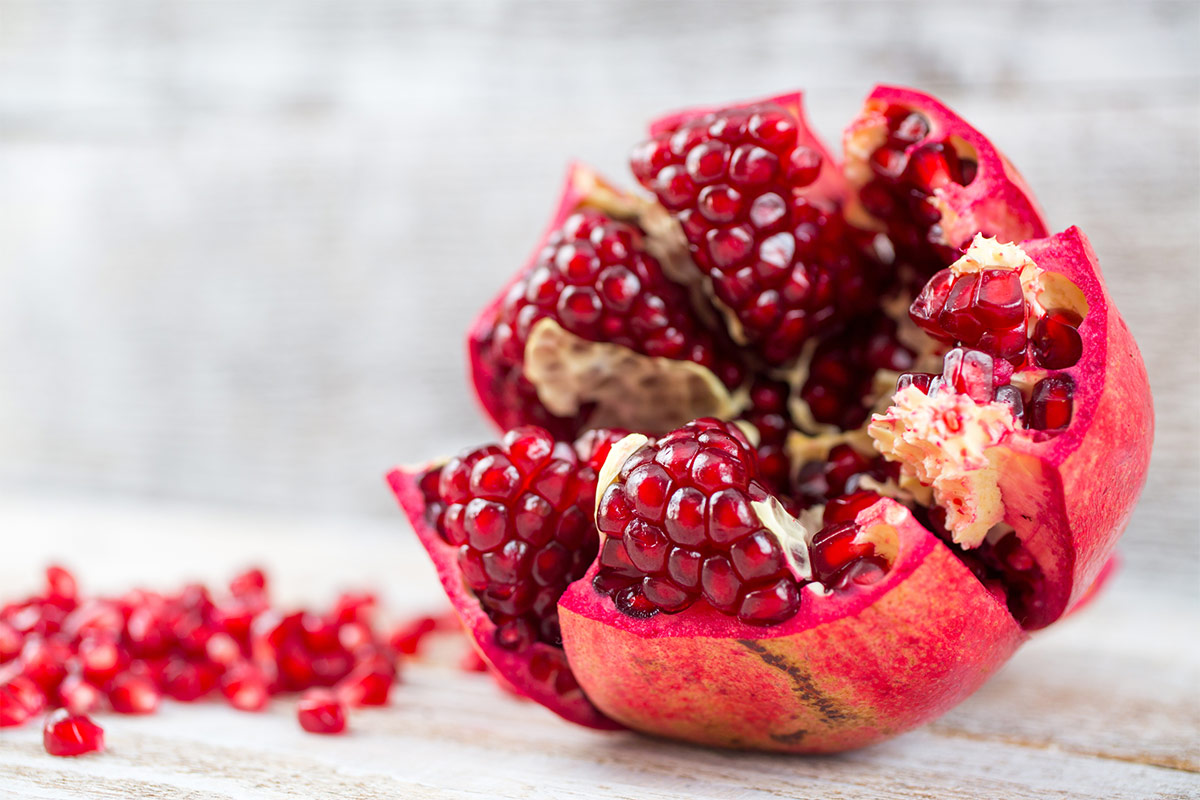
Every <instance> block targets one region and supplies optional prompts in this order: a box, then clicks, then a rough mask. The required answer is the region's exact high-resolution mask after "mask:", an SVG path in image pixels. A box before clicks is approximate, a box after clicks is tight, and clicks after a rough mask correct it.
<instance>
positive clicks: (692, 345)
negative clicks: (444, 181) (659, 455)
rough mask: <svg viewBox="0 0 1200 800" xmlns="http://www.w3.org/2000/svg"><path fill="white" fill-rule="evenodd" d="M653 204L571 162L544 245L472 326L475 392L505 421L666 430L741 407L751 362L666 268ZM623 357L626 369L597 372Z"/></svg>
mask: <svg viewBox="0 0 1200 800" xmlns="http://www.w3.org/2000/svg"><path fill="white" fill-rule="evenodd" d="M644 207H645V206H644V204H642V203H641V202H640V201H638V200H637V199H635V198H632V197H625V196H622V195H620V194H618V193H617V192H616V191H615V190H613V189H612V188H611V187H609V186H607V185H606V184H604V183H603V181H601V180H600V179H599V178H598V177H597V176H595V175H594V174H592V173H591V172H589V171H588V170H587V169H585V168H583V167H575V168H573V169H572V170H571V173H570V175H569V176H568V179H567V185H566V188H565V190H564V194H563V197H562V200H561V201H560V205H559V209H558V212H557V213H556V214H555V217H554V221H553V222H552V223H551V225H550V228H549V230H548V232H547V234H546V236H545V237H544V239H543V242H542V244H541V245H539V247H538V249H537V250H536V251H535V254H534V256H533V258H532V259H531V260H530V262H529V264H528V265H527V266H526V267H525V268H524V269H522V270H521V272H520V273H518V275H517V276H516V278H515V279H514V280H513V281H512V283H510V284H509V286H508V287H507V288H506V289H505V290H504V291H503V292H502V293H501V294H500V296H498V297H497V298H496V299H495V300H494V301H493V302H492V303H491V304H490V305H489V306H488V308H487V309H486V310H485V311H484V312H483V314H481V315H480V317H479V319H478V320H477V321H476V322H475V324H474V326H473V327H472V332H471V335H470V342H469V349H470V354H471V366H472V374H473V377H474V382H475V389H476V391H477V392H478V394H479V398H480V400H481V402H482V403H483V406H484V408H485V409H486V410H487V412H488V414H489V415H491V417H492V418H493V419H494V420H495V421H496V422H497V423H498V424H499V425H500V426H501V427H502V428H511V427H515V426H517V425H522V424H530V423H531V424H536V425H541V426H544V427H546V428H547V429H549V430H550V431H552V432H553V433H555V434H556V435H559V436H571V435H574V434H575V433H577V432H578V431H580V430H581V429H582V428H584V427H594V426H596V425H605V424H613V423H619V424H622V425H627V426H631V427H635V428H639V429H641V428H646V429H650V430H660V431H661V430H666V429H669V428H670V427H672V426H673V425H676V424H679V423H680V422H683V421H686V420H688V419H690V418H691V417H693V416H695V415H696V414H698V413H725V414H727V413H731V410H732V405H731V402H732V400H731V398H730V391H731V390H732V389H733V388H735V387H736V385H737V384H738V383H739V382H740V381H741V379H742V370H741V367H740V365H738V364H737V363H736V362H733V361H731V360H730V359H729V357H728V355H727V353H726V350H727V349H728V347H729V345H728V343H727V342H726V340H725V339H724V336H723V335H722V334H720V333H719V332H714V331H712V330H710V329H709V327H708V326H706V325H705V324H704V323H703V322H702V321H701V319H700V318H699V317H698V316H696V314H695V313H694V311H693V309H692V300H691V298H690V297H689V293H688V291H687V289H686V288H685V287H683V286H680V285H679V284H677V283H675V282H674V281H673V280H671V279H670V278H669V277H668V276H667V274H666V270H667V268H668V265H667V264H665V263H663V262H662V261H661V260H660V259H661V258H662V257H663V255H664V253H663V252H662V251H661V250H656V249H655V248H650V247H648V244H647V243H648V238H647V236H648V235H647V233H646V231H645V230H643V224H647V225H648V224H650V222H646V221H643V220H641V219H640V218H639V214H640V211H641V209H642V208H644ZM658 224H659V225H660V227H661V222H660V223H658ZM614 360H617V361H620V362H621V364H622V370H621V371H620V373H617V374H614V375H612V376H611V377H610V378H609V379H608V380H606V381H604V382H603V383H595V382H593V381H592V380H591V377H592V376H593V375H595V374H597V368H600V369H601V370H606V369H607V365H609V364H612V363H613V361H614Z"/></svg>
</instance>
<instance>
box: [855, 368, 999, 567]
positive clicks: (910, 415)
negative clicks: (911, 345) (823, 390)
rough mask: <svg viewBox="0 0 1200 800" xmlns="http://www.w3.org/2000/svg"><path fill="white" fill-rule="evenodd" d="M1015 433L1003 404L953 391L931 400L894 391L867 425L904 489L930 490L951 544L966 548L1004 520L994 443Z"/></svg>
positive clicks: (917, 391)
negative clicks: (884, 407)
mask: <svg viewBox="0 0 1200 800" xmlns="http://www.w3.org/2000/svg"><path fill="white" fill-rule="evenodd" d="M1014 430H1017V422H1016V420H1015V419H1014V418H1013V415H1012V409H1011V408H1009V406H1007V405H1005V404H1004V403H996V402H989V403H976V402H975V401H974V400H973V399H971V398H970V397H968V396H967V395H963V394H957V393H955V392H940V393H938V394H937V396H935V397H930V396H928V395H926V394H925V393H924V392H922V391H921V390H920V389H918V388H917V387H915V386H909V387H908V388H906V389H903V390H901V391H899V392H897V393H896V395H895V397H894V398H893V403H892V406H891V407H890V408H889V409H888V410H887V412H886V413H884V414H876V415H875V417H874V418H873V419H872V420H871V423H870V425H869V426H868V428H867V432H868V433H869V434H870V436H871V438H872V439H873V440H874V442H875V447H876V449H877V450H878V451H879V452H880V453H881V454H882V455H883V457H884V458H886V459H887V460H888V461H895V462H899V464H900V468H901V481H900V485H901V487H902V488H907V487H906V484H908V485H909V486H912V484H913V483H915V484H917V485H918V486H922V487H928V488H930V489H932V492H933V501H934V502H936V503H937V504H938V505H939V506H941V507H942V508H943V509H944V510H945V511H946V527H947V528H948V529H949V530H950V533H951V535H952V537H953V539H954V541H955V542H957V543H958V544H961V545H962V546H963V547H967V548H974V547H978V546H979V545H980V544H982V543H983V541H984V540H985V539H986V537H987V533H988V531H989V530H990V529H991V528H992V527H993V526H995V525H997V524H999V523H1001V522H1003V520H1004V503H1003V498H1002V497H1001V494H1000V487H999V478H1000V472H999V469H998V464H997V458H998V456H999V455H1000V453H999V450H998V449H997V445H999V444H1000V443H1001V442H1002V441H1003V440H1004V439H1005V437H1007V436H1009V435H1011V434H1012V433H1013V431H1014ZM913 488H916V487H913Z"/></svg>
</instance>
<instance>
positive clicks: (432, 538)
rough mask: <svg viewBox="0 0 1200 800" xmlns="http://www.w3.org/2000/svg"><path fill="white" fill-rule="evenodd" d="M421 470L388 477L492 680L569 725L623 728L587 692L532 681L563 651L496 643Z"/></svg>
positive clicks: (400, 471) (493, 629) (544, 646)
mask: <svg viewBox="0 0 1200 800" xmlns="http://www.w3.org/2000/svg"><path fill="white" fill-rule="evenodd" d="M420 472H421V470H420V469H417V470H408V469H397V470H393V471H392V472H390V473H389V474H388V476H387V480H388V484H389V485H390V486H391V488H392V492H393V493H394V494H395V495H396V499H397V500H398V501H399V503H400V507H401V508H402V509H404V513H405V514H406V515H407V516H408V519H409V522H410V523H412V526H413V530H414V531H415V532H416V534H417V538H418V539H419V540H420V542H421V544H422V545H423V546H424V547H425V550H426V551H427V552H428V553H429V557H430V560H432V561H433V565H434V568H435V569H436V570H437V576H438V580H439V581H441V584H442V588H443V589H444V590H445V592H446V596H447V597H448V598H449V599H450V604H451V605H452V606H453V607H454V610H455V612H456V613H457V614H458V616H459V619H460V620H461V621H462V624H463V628H464V629H466V630H467V631H469V632H470V634H471V636H470V637H469V638H470V641H471V644H472V646H474V648H475V650H476V651H477V652H478V653H479V656H480V657H481V658H482V659H483V660H484V662H486V663H487V665H488V666H489V667H490V668H491V671H492V674H493V676H494V677H495V678H496V679H497V680H498V681H499V682H500V684H501V686H503V687H504V688H506V689H509V690H511V691H512V692H513V693H514V694H517V695H520V696H522V697H528V698H529V699H531V700H534V701H536V702H538V703H541V704H542V705H543V706H545V707H546V708H548V709H550V710H551V711H553V712H554V713H556V714H558V715H559V716H560V717H562V718H563V719H566V720H568V721H570V722H575V723H578V724H580V725H584V726H586V727H589V728H597V729H600V730H614V729H619V728H621V727H622V726H621V725H620V724H618V723H616V722H614V721H612V720H610V719H608V718H607V717H606V716H605V715H604V714H603V713H601V712H600V711H599V710H597V709H596V707H595V706H593V705H592V704H591V703H590V702H589V701H588V698H587V697H585V696H584V694H583V693H582V692H580V691H578V690H576V691H573V692H570V693H568V694H566V695H563V694H559V693H558V692H556V691H555V690H554V688H553V687H552V686H550V685H548V684H547V683H545V682H543V681H538V680H536V679H535V678H534V677H533V675H532V674H531V673H530V662H531V660H532V658H533V656H534V655H536V654H537V653H538V652H539V651H540V652H545V653H546V654H548V655H554V654H557V655H558V656H559V657H560V658H561V653H557V651H556V649H555V648H553V647H551V646H550V645H547V644H544V643H542V642H535V643H533V644H531V645H529V646H528V647H526V648H524V649H523V650H521V651H520V652H512V651H509V650H505V649H503V648H501V647H499V646H498V645H497V644H496V643H495V634H496V625H495V623H494V622H492V621H491V620H490V619H489V618H488V615H487V613H486V612H485V611H484V610H483V608H482V607H481V606H480V604H479V601H478V600H477V599H476V598H475V597H474V596H473V595H472V594H471V590H470V589H468V588H467V587H466V585H465V584H464V583H463V579H462V574H461V572H460V571H459V569H458V566H457V562H456V557H455V550H456V548H455V547H454V546H453V545H451V544H449V543H448V542H446V541H444V540H443V539H442V537H441V536H439V535H438V532H437V531H436V530H434V529H433V528H432V527H431V526H430V525H429V524H428V523H427V522H426V521H425V499H424V497H423V495H422V494H421V489H420V486H419V485H418V476H419V475H420ZM589 585H590V584H589Z"/></svg>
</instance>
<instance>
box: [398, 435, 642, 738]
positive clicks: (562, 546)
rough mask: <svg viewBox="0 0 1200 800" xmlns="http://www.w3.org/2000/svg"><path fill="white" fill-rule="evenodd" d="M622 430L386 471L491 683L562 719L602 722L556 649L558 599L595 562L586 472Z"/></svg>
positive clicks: (590, 473) (520, 441) (523, 440)
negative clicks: (492, 676)
mask: <svg viewBox="0 0 1200 800" xmlns="http://www.w3.org/2000/svg"><path fill="white" fill-rule="evenodd" d="M622 436H624V432H623V431H609V430H603V429H600V430H593V431H589V432H587V433H585V434H583V435H582V436H581V437H580V438H579V439H578V440H576V441H575V442H574V443H571V442H558V441H555V439H554V438H553V437H552V436H551V435H550V433H549V432H548V431H547V430H545V429H543V428H539V427H535V426H524V427H520V428H515V429H513V430H511V431H509V432H508V433H507V434H506V435H505V436H504V439H503V441H502V442H501V443H500V444H498V445H488V446H485V447H480V448H475V449H473V450H468V451H466V452H464V453H463V454H461V455H459V456H457V457H455V458H453V459H451V460H450V461H448V462H446V463H444V464H441V465H438V466H433V467H429V468H425V469H422V470H417V471H411V472H410V471H404V470H397V471H396V472H393V473H392V474H391V475H390V476H389V480H390V482H391V484H392V488H393V490H394V491H395V493H396V495H397V498H398V499H399V501H400V503H401V504H402V506H403V507H404V510H405V511H406V512H407V513H408V515H409V519H410V521H411V522H412V524H413V526H414V528H416V530H417V532H418V534H419V535H420V537H421V541H422V544H424V545H425V548H426V549H427V550H428V551H429V554H430V556H431V557H432V558H433V560H434V563H435V564H436V565H437V566H438V576H439V578H440V579H441V581H442V585H443V587H444V588H445V589H446V591H447V594H449V595H450V598H451V600H452V601H453V602H454V605H455V608H456V610H457V611H458V612H459V614H460V616H461V617H462V619H463V623H464V626H465V627H466V628H467V629H468V630H469V631H470V632H471V634H472V637H473V641H474V643H475V645H476V647H477V649H478V650H479V652H480V654H481V655H482V656H483V657H484V659H485V660H487V662H488V663H489V664H491V666H492V667H493V669H494V670H495V672H496V673H497V674H498V675H499V676H500V677H501V679H503V680H505V681H507V682H508V683H509V684H511V685H512V686H513V687H514V688H515V689H516V690H517V691H519V692H520V693H522V694H528V695H529V696H531V697H533V698H534V699H536V700H539V701H540V702H542V703H543V704H544V705H546V706H548V707H549V708H551V709H552V710H554V711H556V712H557V713H559V714H561V715H562V716H564V717H566V718H568V719H571V720H572V721H575V722H580V723H582V724H588V725H595V726H600V727H604V726H608V725H610V723H608V722H607V721H606V720H604V718H603V717H602V716H601V715H599V714H597V713H596V711H595V709H594V708H592V706H591V705H590V704H589V703H588V701H587V699H586V698H585V697H584V696H583V695H582V693H581V692H580V691H579V687H578V685H577V684H576V683H575V681H574V678H573V677H572V676H571V672H570V669H569V668H568V667H567V664H566V658H565V656H564V655H563V653H562V635H561V632H560V631H559V627H558V598H559V597H560V596H561V595H562V593H563V591H564V590H565V589H566V587H567V586H568V585H569V584H570V583H571V582H572V581H575V580H578V579H579V578H580V577H582V576H583V574H584V572H586V571H587V568H588V566H589V565H590V564H591V563H592V561H593V560H594V559H595V558H596V555H597V552H598V542H597V540H596V533H595V530H596V528H595V517H594V504H595V497H596V481H597V473H598V471H599V469H600V467H601V466H602V465H603V464H604V460H605V458H606V457H607V456H608V452H609V449H610V448H611V447H612V445H613V444H614V443H615V442H616V441H618V440H619V439H621V438H622Z"/></svg>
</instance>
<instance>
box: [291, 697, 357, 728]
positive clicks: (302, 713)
mask: <svg viewBox="0 0 1200 800" xmlns="http://www.w3.org/2000/svg"><path fill="white" fill-rule="evenodd" d="M296 716H297V717H298V718H299V720H300V727H301V728H304V730H306V731H308V732H309V733H341V732H342V731H344V730H346V706H345V704H344V703H342V701H341V700H339V699H338V698H337V697H336V696H335V695H334V694H333V692H330V691H328V690H327V689H309V690H308V691H307V692H305V693H304V696H303V697H302V698H300V702H299V703H298V704H297V705H296Z"/></svg>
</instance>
